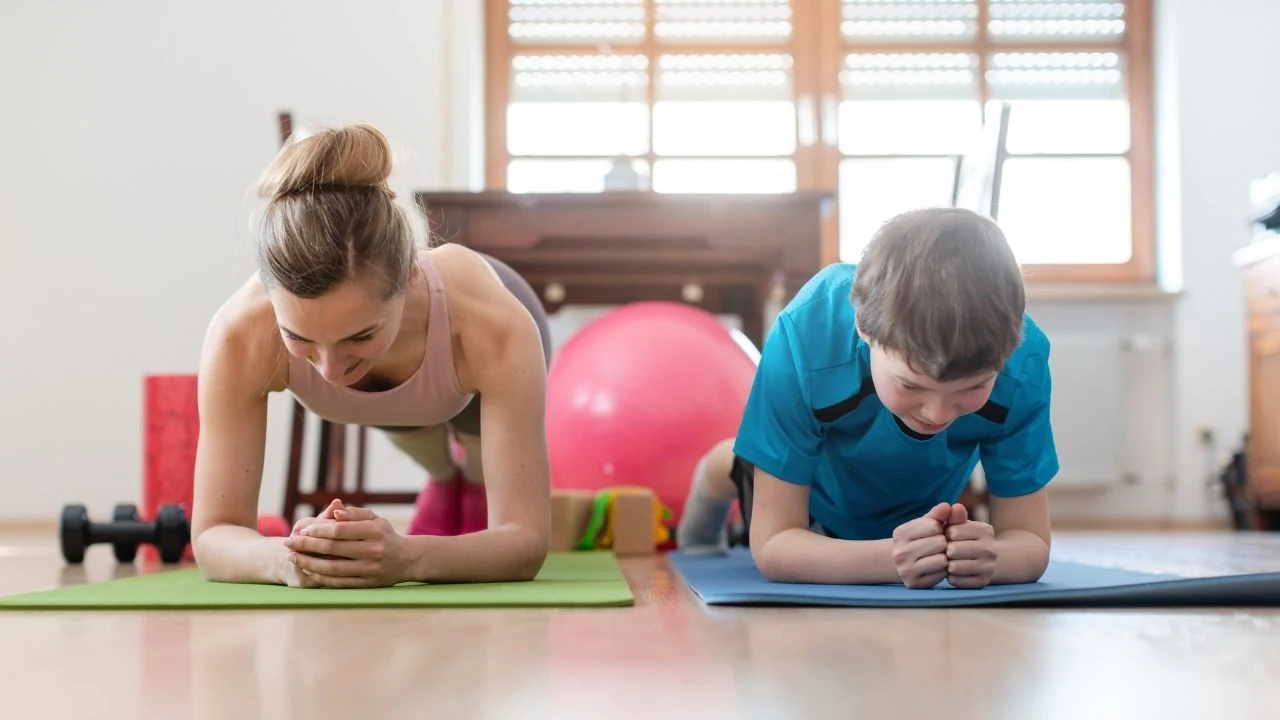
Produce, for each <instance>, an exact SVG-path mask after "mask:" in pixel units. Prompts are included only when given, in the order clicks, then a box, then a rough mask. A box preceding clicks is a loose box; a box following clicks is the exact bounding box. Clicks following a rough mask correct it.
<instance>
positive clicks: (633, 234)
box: [416, 191, 834, 345]
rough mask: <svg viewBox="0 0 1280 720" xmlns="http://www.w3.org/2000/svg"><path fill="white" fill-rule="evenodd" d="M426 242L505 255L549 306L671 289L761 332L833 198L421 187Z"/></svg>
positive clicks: (809, 262) (807, 265)
mask: <svg viewBox="0 0 1280 720" xmlns="http://www.w3.org/2000/svg"><path fill="white" fill-rule="evenodd" d="M416 200H417V204H418V207H419V209H420V210H422V212H423V214H424V216H425V217H426V220H427V227H428V230H429V231H430V233H431V234H432V236H433V240H434V241H435V242H455V243H458V244H461V245H465V246H467V247H470V248H471V249H473V250H477V251H480V252H483V253H486V254H488V255H491V256H492V257H495V258H497V259H499V260H501V261H502V262H504V263H506V264H508V265H510V266H511V267H512V268H513V269H514V270H515V271H516V272H518V273H520V275H521V276H522V277H523V278H524V279H525V280H526V281H528V282H529V284H530V285H532V286H533V288H534V290H536V291H537V292H538V294H539V296H540V297H541V298H542V302H543V305H544V307H546V309H547V311H548V312H555V311H556V310H557V309H559V308H560V307H563V306H564V305H621V304H625V303H629V302H637V301H642V300H670V301H675V302H684V303H688V304H691V305H695V306H697V307H702V308H704V309H706V310H708V311H710V312H714V313H722V314H732V315H738V316H740V317H741V318H742V327H743V332H744V333H745V334H746V335H747V337H749V338H750V339H751V340H752V341H753V342H755V343H756V344H757V345H760V344H761V343H762V342H763V336H764V325H765V317H764V315H765V307H766V302H767V301H768V300H769V299H770V296H771V294H773V293H775V292H776V293H777V295H778V299H780V300H782V301H785V300H787V299H789V298H790V297H791V296H792V295H794V294H795V292H796V291H797V290H798V289H799V288H800V286H801V285H803V284H804V283H805V281H807V280H808V279H809V278H810V277H812V276H813V274H814V273H816V272H817V271H818V270H819V268H820V267H821V264H822V252H821V244H822V229H823V222H824V221H825V220H826V219H827V216H828V215H829V214H830V212H831V209H832V205H833V202H834V198H833V197H832V196H831V195H830V194H827V193H821V192H798V193H787V194H780V195H715V194H708V195H674V194H670V195H669V194H661V193H654V192H630V191H627V192H606V193H565V194H518V193H511V192H505V191H485V192H474V193H471V192H420V193H418V194H417V196H416Z"/></svg>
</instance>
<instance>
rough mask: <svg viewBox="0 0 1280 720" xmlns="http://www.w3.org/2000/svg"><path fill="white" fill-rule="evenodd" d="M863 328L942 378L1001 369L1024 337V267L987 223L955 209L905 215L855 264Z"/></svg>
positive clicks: (887, 225)
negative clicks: (856, 266) (1022, 267)
mask: <svg viewBox="0 0 1280 720" xmlns="http://www.w3.org/2000/svg"><path fill="white" fill-rule="evenodd" d="M852 301H853V304H854V308H855V310H856V316H857V323H858V327H859V329H861V330H862V332H863V334H864V335H866V336H867V338H868V339H869V340H871V341H872V342H875V343H878V344H879V345H881V346H882V347H883V348H885V349H887V350H891V351H893V352H895V353H897V354H898V355H900V356H901V357H902V358H903V359H904V360H905V361H906V362H907V364H908V365H909V366H911V367H912V369H913V370H915V371H917V372H921V371H922V372H924V373H925V374H927V375H928V376H929V377H931V378H933V379H935V380H938V381H939V382H948V381H951V380H958V379H962V378H969V377H973V376H975V375H978V374H980V373H984V372H990V371H996V370H1000V369H1002V368H1003V367H1004V363H1005V362H1006V361H1007V360H1008V359H1009V356H1010V355H1011V354H1013V351H1014V350H1015V349H1016V348H1017V346H1018V345H1019V344H1020V343H1021V341H1022V326H1023V313H1024V312H1025V309H1026V295H1025V289H1024V286H1023V280H1022V270H1021V268H1020V267H1019V265H1018V261H1017V260H1016V259H1015V257H1014V254H1013V250H1012V249H1011V248H1010V247H1009V243H1008V242H1007V241H1006V239H1005V236H1004V233H1003V232H1002V231H1001V230H1000V228H999V227H998V226H997V225H996V224H995V222H993V221H992V220H991V219H989V218H986V217H984V216H982V215H979V214H977V213H974V212H970V211H968V210H963V209H957V208H927V209H923V210H916V211H912V212H908V213H904V214H902V215H899V216H897V217H895V218H893V219H891V220H889V221H888V222H886V223H885V224H884V225H883V226H881V228H880V229H879V230H878V231H877V232H876V234H875V235H874V236H873V238H872V240H871V242H870V243H869V244H868V246H867V248H866V250H865V251H864V252H863V255H862V259H861V260H860V262H859V263H858V269H857V275H856V277H855V278H854V282H853V293H852Z"/></svg>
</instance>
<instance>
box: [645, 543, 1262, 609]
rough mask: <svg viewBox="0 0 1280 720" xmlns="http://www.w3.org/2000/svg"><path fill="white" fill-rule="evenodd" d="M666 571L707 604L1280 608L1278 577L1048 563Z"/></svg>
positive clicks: (738, 562) (684, 559)
mask: <svg viewBox="0 0 1280 720" xmlns="http://www.w3.org/2000/svg"><path fill="white" fill-rule="evenodd" d="M670 560H671V564H672V566H673V567H674V568H675V569H676V572H678V573H679V574H680V576H681V577H683V578H684V580H685V582H686V583H688V585H689V587H690V588H692V589H693V591H694V592H695V593H697V595H698V597H699V598H701V599H702V601H703V602H704V603H706V604H708V605H796V606H811V607H812V606H838V607H971V606H983V605H1010V606H1014V605H1016V606H1055V607H1067V606H1073V605H1074V606H1094V607H1104V606H1105V607H1115V606H1134V605H1142V606H1175V605H1176V606H1190V605H1214V606H1244V605H1252V606H1257V605H1280V572H1270V573H1255V574H1248V575H1225V576H1218V577H1200V578H1186V577H1178V576H1174V575H1157V574H1153V573H1141V572H1131V571H1128V570H1117V569H1114V568H1105V567H1098V566H1094V565H1081V564H1077V563H1070V562H1059V561H1056V560H1051V561H1050V563H1049V569H1048V570H1047V571H1046V572H1045V574H1044V576H1043V577H1042V578H1041V580H1040V582H1036V583H1027V584H1022V585H991V586H988V587H985V588H981V589H977V590H963V589H959V588H955V587H952V586H951V585H950V584H948V583H947V582H946V581H943V582H942V583H941V584H939V585H937V586H935V587H933V588H929V589H908V588H906V587H904V586H902V585H807V584H795V583H771V582H769V581H768V580H765V579H764V576H762V575H761V574H760V571H759V570H757V569H756V566H755V563H754V562H752V560H751V555H750V554H749V552H748V551H747V550H746V549H744V548H735V549H733V550H732V551H730V552H729V553H728V554H727V555H711V556H694V555H686V554H684V553H681V552H672V553H671V554H670Z"/></svg>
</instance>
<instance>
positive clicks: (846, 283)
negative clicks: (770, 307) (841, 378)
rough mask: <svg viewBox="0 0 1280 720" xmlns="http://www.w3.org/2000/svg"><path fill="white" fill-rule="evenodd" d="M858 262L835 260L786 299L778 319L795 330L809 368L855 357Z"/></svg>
mask: <svg viewBox="0 0 1280 720" xmlns="http://www.w3.org/2000/svg"><path fill="white" fill-rule="evenodd" d="M856 272H857V266H856V265H853V264H849V263H835V264H832V265H828V266H826V267H824V268H822V269H821V270H819V271H818V272H817V273H816V274H815V275H814V276H813V277H811V278H810V279H809V280H808V281H807V282H806V283H805V284H804V285H803V286H802V287H801V288H800V289H799V290H798V291H796V294H795V296H794V297H793V298H792V299H791V301H790V302H788V303H787V305H786V307H784V308H783V309H782V312H781V313H779V315H778V322H780V323H782V324H783V325H785V326H786V328H787V330H788V331H789V332H790V333H791V334H792V337H791V343H790V344H791V345H792V346H793V348H792V349H793V352H794V351H799V352H800V353H801V354H802V355H803V356H804V358H805V360H806V365H808V366H809V369H811V370H816V369H821V368H824V367H829V366H832V365H838V364H842V363H846V362H849V361H850V360H852V359H854V357H853V355H854V354H855V346H856V344H857V342H856V341H857V330H856V325H855V322H854V321H855V314H854V309H853V299H852V292H853V280H854V277H855V275H856Z"/></svg>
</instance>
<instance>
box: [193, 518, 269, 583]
mask: <svg viewBox="0 0 1280 720" xmlns="http://www.w3.org/2000/svg"><path fill="white" fill-rule="evenodd" d="M192 547H193V549H194V551H195V557H196V562H197V564H198V565H199V566H200V571H201V572H202V573H203V574H204V576H205V577H206V578H208V579H209V580H213V581H215V582H238V583H260V584H275V585H283V584H284V583H285V578H284V571H283V569H284V564H285V563H287V562H288V561H289V551H288V550H287V549H286V548H285V547H284V543H283V538H278V537H263V536H262V535H260V534H258V533H257V532H256V531H254V530H251V529H249V528H246V527H241V526H239V525H215V526H213V527H211V528H208V529H207V530H204V531H203V532H201V533H200V535H199V536H198V537H197V538H195V539H194V540H193V545H192Z"/></svg>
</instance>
